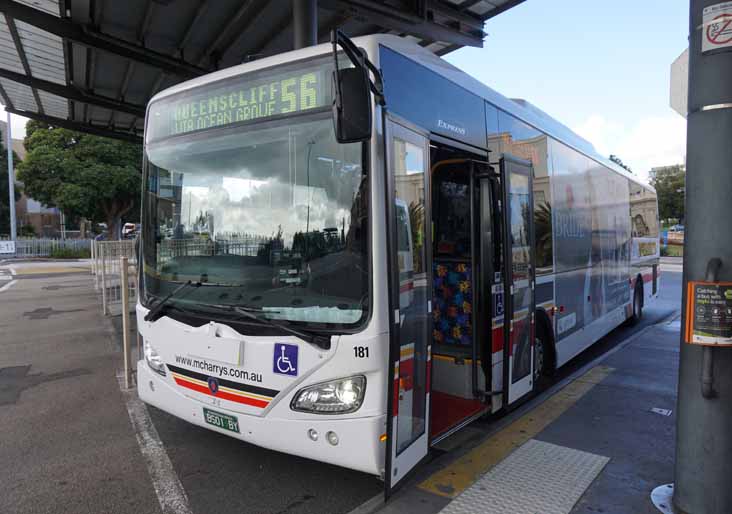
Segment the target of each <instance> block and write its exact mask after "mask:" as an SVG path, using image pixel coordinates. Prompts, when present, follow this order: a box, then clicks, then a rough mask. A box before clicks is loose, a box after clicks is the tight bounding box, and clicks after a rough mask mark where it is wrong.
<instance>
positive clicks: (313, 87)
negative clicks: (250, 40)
mask: <svg viewBox="0 0 732 514" xmlns="http://www.w3.org/2000/svg"><path fill="white" fill-rule="evenodd" d="M332 69H333V67H332V64H331V61H330V60H326V61H325V62H323V60H319V62H316V63H315V64H313V63H308V64H306V65H300V66H298V67H297V68H295V69H293V67H291V66H288V67H287V69H286V70H282V69H281V68H280V69H275V70H266V71H265V72H261V73H257V72H254V73H251V74H247V75H242V76H240V77H234V78H233V79H226V80H225V81H222V82H221V83H219V84H211V85H207V86H204V87H203V88H201V89H203V91H202V90H201V89H197V90H193V91H191V92H186V93H183V94H180V95H176V96H173V97H171V98H170V99H163V100H161V101H159V102H155V103H154V104H153V105H152V106H151V108H150V119H149V120H148V141H153V140H157V139H162V138H166V137H170V136H175V135H179V134H185V133H189V132H194V131H197V130H204V129H211V128H216V127H223V126H226V125H231V124H234V123H240V122H247V121H253V120H259V119H264V118H270V117H273V116H278V115H284V114H294V113H298V112H301V111H307V110H310V109H316V108H318V107H324V106H327V105H330V103H331V86H330V75H331V72H332Z"/></svg>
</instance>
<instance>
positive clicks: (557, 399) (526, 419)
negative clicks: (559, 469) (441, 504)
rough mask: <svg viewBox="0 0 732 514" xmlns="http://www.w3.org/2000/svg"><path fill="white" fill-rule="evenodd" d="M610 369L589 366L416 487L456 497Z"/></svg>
mask: <svg viewBox="0 0 732 514" xmlns="http://www.w3.org/2000/svg"><path fill="white" fill-rule="evenodd" d="M612 372H613V368H610V367H607V366H597V367H595V368H592V369H591V370H589V371H588V372H587V373H585V374H584V375H582V376H581V377H579V378H578V379H576V380H575V381H573V382H571V383H569V384H568V385H566V386H565V387H564V388H562V389H561V390H559V391H558V392H556V393H555V394H554V395H553V396H552V397H551V398H549V399H547V400H546V401H544V402H543V403H542V404H541V405H539V406H537V407H536V408H534V409H532V410H531V411H529V412H527V413H526V414H524V415H523V416H521V417H520V418H519V419H517V420H516V421H514V422H513V423H511V424H510V425H508V426H506V427H504V428H502V429H501V430H500V431H499V432H498V433H496V434H495V435H493V436H492V437H490V438H489V439H488V440H486V441H485V442H483V443H481V444H480V445H479V446H477V447H475V448H473V449H472V450H471V451H470V452H468V453H466V454H465V455H463V456H462V457H460V458H458V459H457V460H455V461H454V462H452V463H451V464H450V465H448V466H447V467H445V468H443V469H441V470H439V471H437V472H435V473H434V474H433V475H432V476H430V477H429V478H428V479H427V480H425V481H424V482H422V483H421V484H419V486H418V487H419V488H420V489H423V490H425V491H428V492H430V493H433V494H437V495H440V496H444V497H447V498H454V497H456V496H457V495H458V494H460V493H461V492H463V491H464V490H465V489H467V488H468V487H470V486H471V485H472V484H473V483H474V482H475V481H476V480H478V478H480V476H481V475H483V474H484V473H486V472H487V471H488V470H490V469H491V468H493V466H495V465H496V464H498V463H499V462H501V461H502V460H503V459H505V458H506V457H508V455H510V454H511V453H512V452H513V451H514V450H515V449H517V448H518V447H519V446H521V445H522V444H524V443H525V442H526V441H528V440H529V439H532V438H533V437H534V436H536V435H537V434H538V433H539V432H541V431H542V430H544V428H546V427H547V426H548V425H549V424H550V423H551V422H553V421H554V420H556V419H557V418H559V416H561V415H562V414H564V413H565V412H566V411H567V410H568V409H569V408H570V407H571V406H572V405H574V404H575V403H577V401H578V400H579V399H580V398H582V397H583V396H584V395H585V394H587V393H588V392H589V391H590V390H591V389H592V388H593V387H595V386H596V385H597V384H599V383H600V382H602V381H603V380H604V379H605V378H606V377H607V376H608V375H609V374H610V373H612Z"/></svg>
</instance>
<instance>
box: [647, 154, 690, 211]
mask: <svg viewBox="0 0 732 514" xmlns="http://www.w3.org/2000/svg"><path fill="white" fill-rule="evenodd" d="M651 185H652V186H653V187H654V188H656V194H657V196H658V217H659V218H661V219H662V220H667V219H669V218H676V219H678V220H682V219H684V194H685V192H686V168H685V167H684V166H683V165H681V164H679V165H676V166H666V167H664V168H656V169H654V170H653V171H652V172H651Z"/></svg>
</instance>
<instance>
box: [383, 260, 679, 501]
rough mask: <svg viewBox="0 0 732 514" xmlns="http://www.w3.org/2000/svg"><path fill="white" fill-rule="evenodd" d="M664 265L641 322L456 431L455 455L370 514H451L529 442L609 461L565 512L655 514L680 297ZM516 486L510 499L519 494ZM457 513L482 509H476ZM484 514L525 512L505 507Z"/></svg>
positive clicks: (667, 447) (667, 468)
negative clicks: (509, 406) (520, 398)
mask: <svg viewBox="0 0 732 514" xmlns="http://www.w3.org/2000/svg"><path fill="white" fill-rule="evenodd" d="M669 264H670V265H669ZM663 267H664V272H663V275H662V277H663V279H662V280H663V282H662V285H661V292H660V296H659V299H658V300H657V301H656V302H655V303H654V304H653V306H649V307H648V308H647V309H646V311H645V314H644V318H643V320H642V322H641V323H639V324H638V325H636V326H634V327H621V328H619V329H617V330H615V331H614V332H612V333H611V334H610V335H609V336H607V337H605V338H604V339H603V340H602V341H600V342H599V343H598V344H597V345H595V346H594V347H593V348H591V349H590V350H588V351H586V352H584V353H583V354H582V355H580V356H579V357H578V358H576V359H574V360H573V361H572V362H570V363H569V364H568V365H567V366H566V367H564V368H563V369H562V370H561V373H560V376H559V382H558V383H557V385H555V386H554V387H553V388H550V390H549V391H547V392H545V393H544V394H542V395H540V396H539V397H537V398H536V399H534V400H532V401H531V402H529V403H528V404H527V405H525V406H524V407H523V408H521V409H519V410H518V411H516V412H515V413H513V414H511V415H510V416H507V417H504V418H502V419H499V420H490V421H481V422H478V423H474V424H473V425H472V426H471V427H468V428H467V429H464V430H463V431H462V432H463V434H461V435H460V436H459V437H460V438H461V439H462V440H461V441H457V442H456V443H455V444H456V445H458V448H457V449H456V450H453V451H451V452H446V453H445V454H443V455H441V456H438V457H437V458H436V459H435V460H433V461H432V462H430V463H429V464H428V465H427V466H426V467H425V469H424V470H423V471H422V472H421V473H418V474H417V475H416V476H415V477H413V478H412V479H411V480H410V482H409V483H408V484H407V486H406V487H404V488H403V489H402V490H401V491H399V492H398V493H397V494H396V495H395V496H394V498H393V499H392V500H391V501H390V502H389V504H387V505H386V506H384V507H382V508H380V509H376V510H372V511H371V512H379V513H380V514H396V513H414V514H417V513H419V514H429V513H437V512H440V511H441V510H443V509H445V512H453V511H456V510H450V509H451V505H450V503H451V501H452V500H453V499H455V498H457V497H459V495H460V494H461V493H462V492H464V491H465V490H466V488H468V487H470V486H471V484H473V483H474V482H475V481H476V480H478V479H479V478H480V477H481V475H482V474H483V473H485V472H488V471H489V470H490V469H492V468H493V467H494V466H496V465H498V464H499V463H500V462H501V461H502V460H503V459H504V458H506V457H508V456H509V455H511V454H512V452H513V451H514V450H516V449H517V448H519V447H520V446H521V445H523V444H524V443H526V442H528V441H530V440H534V441H540V442H545V443H551V444H553V445H558V446H560V447H562V448H566V449H571V450H581V451H583V452H588V453H589V454H592V455H596V456H600V457H606V458H609V461H608V463H607V465H606V466H605V467H604V469H603V470H602V472H601V473H600V474H599V476H598V477H597V479H595V480H594V481H593V482H592V484H591V485H590V487H589V488H588V489H587V490H586V491H585V492H584V494H582V495H581V497H580V498H579V501H578V502H577V504H576V505H575V506H574V508H573V510H572V511H571V512H572V513H573V514H575V513H576V514H580V513H582V514H590V513H592V514H596V513H604V514H630V513H632V514H642V513H648V514H651V513H656V512H658V511H657V510H656V508H655V507H654V506H653V504H652V503H651V501H650V494H651V491H652V490H653V489H654V488H655V487H656V486H658V485H661V484H665V483H669V482H672V480H673V465H674V445H675V422H676V421H675V413H674V411H673V409H675V406H676V380H677V375H678V356H679V344H680V343H679V328H680V327H679V321H678V318H677V316H676V314H677V313H678V310H679V308H680V297H681V273H680V262H671V263H668V264H664V266H663ZM677 269H678V271H676V270H677ZM669 270H673V271H669ZM588 363H590V364H589V365H588ZM654 408H656V409H664V410H668V411H671V412H670V413H669V414H668V415H664V414H659V413H656V412H653V411H652V410H651V409H654ZM447 444H448V446H449V444H450V443H449V442H448V443H447ZM526 471H527V474H528V473H529V472H530V469H527V470H526ZM479 485H480V487H481V488H485V484H483V483H482V484H479ZM522 487H523V490H522V491H521V492H520V493H518V494H523V495H527V494H528V493H527V492H526V484H525V483H524V484H522ZM471 492H474V490H473V491H471ZM546 494H547V496H548V495H549V494H551V492H547V493H546ZM554 494H556V491H554ZM504 498H506V496H504ZM463 512H489V511H488V510H486V508H485V506H478V505H475V506H474V508H471V509H468V510H464V511H463ZM490 512H501V513H504V514H514V513H523V512H525V511H524V510H522V509H520V508H517V509H514V510H511V508H510V506H509V507H507V509H506V510H500V509H497V510H491V511H490ZM536 512H543V511H542V510H541V508H538V510H536Z"/></svg>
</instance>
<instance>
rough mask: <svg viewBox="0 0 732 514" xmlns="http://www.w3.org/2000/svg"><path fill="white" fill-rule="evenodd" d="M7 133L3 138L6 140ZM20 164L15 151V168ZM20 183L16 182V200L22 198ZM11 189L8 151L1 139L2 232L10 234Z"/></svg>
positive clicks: (0, 192)
mask: <svg viewBox="0 0 732 514" xmlns="http://www.w3.org/2000/svg"><path fill="white" fill-rule="evenodd" d="M4 137H5V135H4V134H3V136H2V138H3V140H4ZM17 165H18V156H17V155H16V154H15V152H13V168H15V167H17ZM19 189H20V188H19V187H18V184H15V200H16V201H18V200H19V199H20V191H19ZM9 199H10V191H9V190H8V152H7V150H6V147H5V145H4V144H3V142H2V141H0V234H10V202H9Z"/></svg>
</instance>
